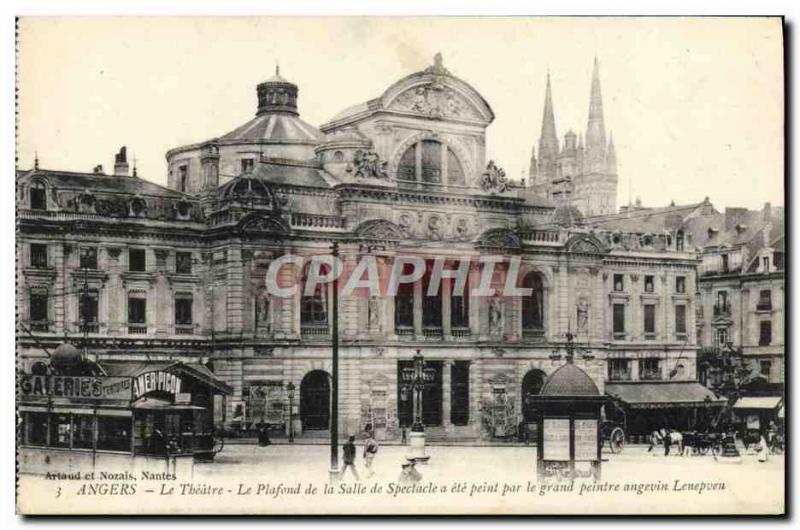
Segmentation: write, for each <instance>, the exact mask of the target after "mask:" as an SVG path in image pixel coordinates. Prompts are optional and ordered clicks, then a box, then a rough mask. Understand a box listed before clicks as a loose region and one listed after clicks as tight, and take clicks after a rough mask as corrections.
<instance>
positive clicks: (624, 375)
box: [608, 369, 631, 381]
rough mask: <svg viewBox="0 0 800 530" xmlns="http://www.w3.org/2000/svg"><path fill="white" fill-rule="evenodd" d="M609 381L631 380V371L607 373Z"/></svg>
mask: <svg viewBox="0 0 800 530" xmlns="http://www.w3.org/2000/svg"><path fill="white" fill-rule="evenodd" d="M608 380H609V381H630V380H631V371H630V369H629V370H628V371H625V372H623V371H612V372H609V374H608Z"/></svg>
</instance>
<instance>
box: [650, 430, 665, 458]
mask: <svg viewBox="0 0 800 530" xmlns="http://www.w3.org/2000/svg"><path fill="white" fill-rule="evenodd" d="M661 442H662V439H661V434H659V432H658V429H654V430H653V432H652V433H650V447H648V448H647V452H648V453H650V452H652V451H653V448H655V447H657V446H659V445H661ZM653 454H655V453H653Z"/></svg>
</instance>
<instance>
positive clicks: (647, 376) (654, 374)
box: [639, 370, 661, 381]
mask: <svg viewBox="0 0 800 530" xmlns="http://www.w3.org/2000/svg"><path fill="white" fill-rule="evenodd" d="M639 379H641V380H642V381H660V380H661V370H642V371H641V372H639Z"/></svg>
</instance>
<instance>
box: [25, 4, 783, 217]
mask: <svg viewBox="0 0 800 530" xmlns="http://www.w3.org/2000/svg"><path fill="white" fill-rule="evenodd" d="M18 39H19V45H18V46H19V55H18V87H19V93H18V100H17V105H18V134H17V154H18V167H20V168H23V169H25V168H30V167H32V166H33V159H34V153H38V157H39V160H40V167H42V168H45V169H61V170H70V171H87V172H89V171H91V169H92V168H93V167H94V166H95V165H97V164H103V166H104V168H106V171H107V172H111V171H112V169H113V161H114V159H113V155H114V153H115V152H116V151H118V149H119V147H120V146H122V145H126V146H127V147H128V153H129V160H130V159H132V158H135V159H136V165H137V167H138V173H139V175H140V176H141V177H143V178H147V179H149V180H152V181H154V182H157V183H160V184H164V183H165V182H166V162H165V159H164V154H165V152H166V151H167V150H168V149H170V148H172V147H176V146H179V145H184V144H187V143H193V142H198V141H202V140H206V139H209V138H213V137H217V136H220V135H222V134H224V133H226V132H228V131H230V130H232V129H234V128H236V127H237V126H239V125H241V124H243V123H245V122H246V121H248V120H249V119H251V118H252V116H253V115H254V113H255V110H256V93H255V87H256V84H258V83H259V82H261V81H264V80H266V79H268V78H269V77H271V76H272V75H273V73H274V70H275V64H276V63H277V62H279V63H280V67H281V75H282V76H283V77H285V78H287V79H289V80H290V81H292V82H294V83H296V84H297V85H298V86H299V89H300V94H299V108H300V113H301V117H302V118H303V119H304V120H305V121H307V122H309V123H311V124H313V125H316V126H319V125H321V124H323V123H325V122H327V121H329V120H330V119H331V118H332V117H333V116H334V115H335V114H336V113H337V112H339V111H340V110H342V109H344V108H345V107H348V106H351V105H353V104H356V103H360V102H363V101H366V100H368V99H372V98H375V97H378V96H379V95H380V94H381V93H382V92H383V91H384V90H385V89H386V88H387V87H388V86H390V85H391V84H392V83H394V82H395V81H397V80H398V79H400V78H402V77H405V76H406V75H408V74H411V73H413V72H416V71H419V70H422V69H424V68H425V67H427V66H428V65H430V64H431V63H432V58H433V55H434V54H435V53H437V52H441V53H442V55H443V58H444V65H445V67H447V68H448V69H449V70H450V71H451V72H452V73H453V74H454V75H456V76H457V77H459V78H461V79H463V80H464V81H466V82H468V83H470V84H471V85H472V86H473V87H474V88H475V89H476V90H478V92H480V93H481V94H482V95H483V96H484V98H485V99H486V100H487V101H488V102H489V104H490V106H491V107H492V108H493V110H494V112H495V115H496V118H495V121H494V122H493V123H492V124H491V125H490V126H489V128H488V129H487V156H488V158H491V159H494V160H495V161H496V162H497V163H498V165H500V166H501V167H503V168H504V169H505V170H506V173H507V175H509V176H510V177H512V178H515V179H517V178H519V177H520V176H523V173H524V174H525V176H526V175H527V171H528V165H529V161H530V153H531V147H532V146H533V145H534V144H536V143H537V142H538V138H539V133H540V129H541V119H542V110H543V109H542V107H543V103H544V91H545V81H546V76H547V72H548V71H549V72H550V75H551V82H552V89H553V104H554V108H555V117H556V128H557V132H558V135H559V137H561V138H562V139H563V135H564V133H566V132H567V131H568V130H569V129H572V130H574V131H575V132H576V133H582V132H584V131H585V129H586V120H587V114H588V107H589V88H590V82H591V70H592V61H593V59H594V57H595V55H596V56H597V57H598V60H599V64H600V79H601V84H602V93H603V104H604V111H605V121H606V129H607V132H610V131H613V135H614V143H615V145H616V149H617V159H618V166H619V167H618V170H619V189H618V204H620V205H621V204H627V203H628V201H629V199H634V200H635V199H636V198H637V197H639V198H641V200H642V202H643V203H644V204H645V205H647V206H661V205H666V204H668V203H669V202H670V201H675V202H676V203H677V204H681V203H691V202H698V201H701V200H703V199H704V198H705V197H706V196H708V197H710V199H711V200H712V202H713V203H714V204H715V205H717V206H718V207H720V208H724V207H725V206H745V207H749V208H760V207H761V206H763V204H764V203H765V202H771V203H772V204H773V205H782V204H784V190H783V174H784V168H783V162H784V156H783V126H784V121H783V111H784V104H783V97H784V96H783V50H782V36H781V26H780V20H779V19H766V18H728V19H722V18H702V19H690V18H592V17H585V18H578V19H570V18H525V17H505V18H503V17H492V18H477V17H461V18H456V17H451V18H444V17H442V18H413V17H404V18H362V17H350V18H325V17H306V18H281V17H273V18H245V17H241V18H216V19H210V18H190V17H184V18H169V17H161V18H141V17H127V18H125V17H73V18H45V17H36V18H23V19H22V20H21V23H20V32H19V37H18Z"/></svg>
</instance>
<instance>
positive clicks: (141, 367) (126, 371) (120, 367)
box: [100, 361, 233, 394]
mask: <svg viewBox="0 0 800 530" xmlns="http://www.w3.org/2000/svg"><path fill="white" fill-rule="evenodd" d="M100 364H101V366H102V367H103V369H104V370H105V371H106V373H107V374H108V375H109V376H115V377H131V378H134V377H138V376H140V375H141V374H144V373H147V372H172V373H175V374H181V375H187V376H189V377H192V378H194V379H197V380H198V381H200V382H201V383H204V384H206V385H208V386H210V387H211V388H213V389H214V390H215V391H216V392H219V393H221V394H233V388H231V386H230V385H228V384H227V383H225V382H224V381H223V380H221V379H220V378H218V377H217V376H216V375H215V374H214V372H212V371H211V370H209V369H208V368H206V367H205V366H203V365H202V364H200V363H184V362H181V361H152V362H139V361H103V362H101V363H100Z"/></svg>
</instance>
